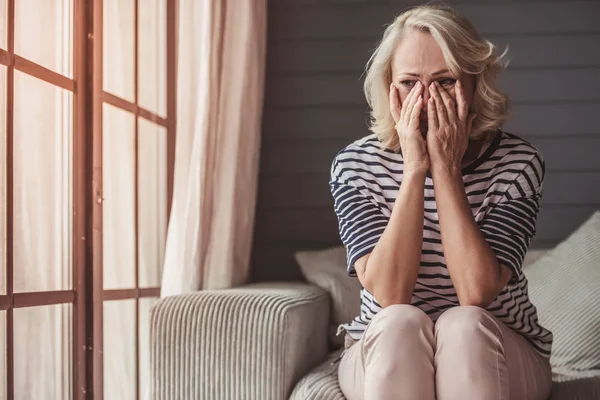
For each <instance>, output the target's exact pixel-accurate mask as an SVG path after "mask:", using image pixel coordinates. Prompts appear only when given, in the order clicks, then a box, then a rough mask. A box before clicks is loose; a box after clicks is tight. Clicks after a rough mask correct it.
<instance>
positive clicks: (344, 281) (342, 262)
mask: <svg viewBox="0 0 600 400" xmlns="http://www.w3.org/2000/svg"><path fill="white" fill-rule="evenodd" d="M294 257H295V259H296V261H297V262H298V265H300V269H301V270H302V274H303V275H304V277H305V278H306V280H307V281H308V282H310V283H312V284H313V285H315V286H318V287H320V288H321V289H323V290H325V291H326V292H328V293H329V295H330V296H331V304H332V310H331V316H332V318H331V319H332V320H331V324H330V334H329V340H330V342H331V343H332V345H334V347H337V346H341V345H342V344H343V343H344V337H343V335H340V336H339V337H336V335H335V333H336V331H337V327H338V326H339V325H340V324H344V323H347V322H350V321H352V320H353V319H354V318H355V317H356V316H357V315H359V314H360V289H361V285H360V281H359V280H358V278H355V277H350V276H348V273H347V271H346V265H347V263H346V250H345V249H344V247H343V246H338V247H333V248H329V249H325V250H313V251H298V252H296V253H295V254H294Z"/></svg>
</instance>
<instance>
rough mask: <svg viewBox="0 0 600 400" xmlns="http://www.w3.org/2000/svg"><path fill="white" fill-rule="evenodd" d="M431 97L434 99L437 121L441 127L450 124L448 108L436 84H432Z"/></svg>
mask: <svg viewBox="0 0 600 400" xmlns="http://www.w3.org/2000/svg"><path fill="white" fill-rule="evenodd" d="M430 92H431V96H432V97H433V104H434V105H435V112H436V114H437V120H438V124H439V125H444V124H446V125H447V124H448V115H447V112H446V106H445V105H444V101H443V100H442V96H441V95H440V92H439V91H438V88H437V86H436V82H434V83H432V84H431V89H430Z"/></svg>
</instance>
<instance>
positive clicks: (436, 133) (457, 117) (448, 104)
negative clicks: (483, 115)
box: [427, 81, 475, 174]
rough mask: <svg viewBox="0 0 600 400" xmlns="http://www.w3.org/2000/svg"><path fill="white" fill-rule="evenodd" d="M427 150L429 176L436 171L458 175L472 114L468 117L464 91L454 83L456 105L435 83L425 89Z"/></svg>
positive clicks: (466, 144) (457, 83) (444, 90)
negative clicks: (426, 98)
mask: <svg viewBox="0 0 600 400" xmlns="http://www.w3.org/2000/svg"><path fill="white" fill-rule="evenodd" d="M429 92H430V94H431V96H430V97H429V101H428V102H427V103H428V104H427V117H428V125H429V127H428V131H427V151H428V153H429V156H430V161H431V171H432V174H433V173H434V171H437V170H440V169H441V170H444V171H447V172H460V170H461V166H462V160H463V157H464V155H465V151H466V150H467V147H468V145H469V135H470V133H471V127H472V125H473V119H475V114H471V115H468V112H469V107H468V105H467V103H466V101H465V95H464V88H463V86H462V84H461V83H460V81H456V102H454V100H453V99H452V97H451V96H450V94H449V93H448V92H447V91H446V89H444V88H443V87H442V86H441V85H440V84H439V83H438V82H435V81H434V82H433V83H432V84H431V86H429Z"/></svg>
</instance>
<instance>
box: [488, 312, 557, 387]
mask: <svg viewBox="0 0 600 400" xmlns="http://www.w3.org/2000/svg"><path fill="white" fill-rule="evenodd" d="M500 325H501V327H502V330H503V335H504V353H505V354H506V364H507V367H508V376H509V385H510V398H511V399H547V398H548V397H549V396H550V392H551V390H552V368H551V367H550V361H549V360H548V359H547V358H546V357H543V356H541V355H540V354H539V353H538V352H537V351H535V349H534V347H533V346H532V345H531V344H530V343H529V342H528V341H527V340H526V339H525V338H524V337H523V336H521V335H519V334H518V333H516V332H515V331H513V330H512V329H510V328H509V327H507V326H506V325H504V324H503V323H500Z"/></svg>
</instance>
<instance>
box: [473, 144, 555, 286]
mask: <svg viewBox="0 0 600 400" xmlns="http://www.w3.org/2000/svg"><path fill="white" fill-rule="evenodd" d="M544 174H545V166H544V161H543V159H542V157H541V155H540V154H539V153H536V155H535V156H534V157H533V158H532V159H531V160H529V161H528V162H527V164H526V167H525V168H524V169H523V171H521V173H520V174H519V175H518V177H517V178H516V180H515V182H514V183H513V184H512V185H511V186H510V187H509V189H508V191H507V192H506V193H505V194H504V196H503V197H502V200H501V201H500V202H499V203H497V204H492V205H490V206H489V207H490V209H489V211H488V212H487V215H486V216H485V217H484V219H483V221H482V222H481V224H480V229H481V231H482V233H483V234H484V236H485V238H486V240H487V242H488V244H489V245H490V247H491V248H492V250H494V252H495V253H496V257H497V258H498V261H499V262H500V264H503V265H505V266H507V267H508V268H510V269H511V270H512V272H513V276H512V278H511V280H510V282H509V283H510V284H515V283H516V282H518V280H519V278H520V277H521V274H522V270H521V267H522V265H523V260H524V258H525V254H526V253H527V250H528V249H529V244H530V243H531V239H532V238H533V237H534V236H535V233H536V223H537V216H538V212H539V208H540V200H541V197H542V187H543V181H544Z"/></svg>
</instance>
